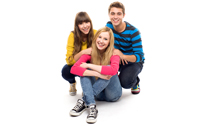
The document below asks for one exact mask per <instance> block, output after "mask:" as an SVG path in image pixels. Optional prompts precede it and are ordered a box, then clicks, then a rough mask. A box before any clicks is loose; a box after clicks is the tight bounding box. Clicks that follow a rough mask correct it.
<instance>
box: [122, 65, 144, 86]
mask: <svg viewBox="0 0 200 126" xmlns="http://www.w3.org/2000/svg"><path fill="white" fill-rule="evenodd" d="M142 68H143V63H141V62H139V63H132V62H128V64H125V65H122V64H121V65H120V68H119V71H120V74H119V80H120V83H121V86H122V87H123V88H125V89H129V88H132V87H135V86H136V85H137V84H138V83H139V82H140V78H139V77H138V74H139V73H140V72H141V71H142Z"/></svg>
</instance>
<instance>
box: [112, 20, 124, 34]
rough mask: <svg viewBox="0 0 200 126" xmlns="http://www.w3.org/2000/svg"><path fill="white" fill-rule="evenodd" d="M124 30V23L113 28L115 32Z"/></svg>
mask: <svg viewBox="0 0 200 126" xmlns="http://www.w3.org/2000/svg"><path fill="white" fill-rule="evenodd" d="M125 28H126V23H125V22H122V23H121V24H120V25H118V26H114V29H115V31H117V32H123V31H124V30H125Z"/></svg>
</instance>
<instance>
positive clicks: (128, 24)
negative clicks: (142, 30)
mask: <svg viewBox="0 0 200 126" xmlns="http://www.w3.org/2000/svg"><path fill="white" fill-rule="evenodd" d="M124 22H125V23H126V30H128V31H130V34H134V33H136V32H138V33H139V30H138V29H137V28H136V27H135V26H133V25H132V24H130V23H128V22H127V21H124Z"/></svg>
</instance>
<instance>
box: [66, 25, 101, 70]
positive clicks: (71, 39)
mask: <svg viewBox="0 0 200 126" xmlns="http://www.w3.org/2000/svg"><path fill="white" fill-rule="evenodd" d="M93 32H94V35H95V33H96V32H97V30H94V29H93ZM66 49H67V54H66V59H65V60H66V62H67V65H69V66H72V65H74V63H75V62H76V61H75V60H74V59H73V60H72V61H71V62H69V61H68V58H69V57H70V56H71V55H72V54H73V51H74V33H73V32H71V33H70V35H69V37H68V42H67V47H66ZM84 49H87V41H85V42H82V47H81V50H84Z"/></svg>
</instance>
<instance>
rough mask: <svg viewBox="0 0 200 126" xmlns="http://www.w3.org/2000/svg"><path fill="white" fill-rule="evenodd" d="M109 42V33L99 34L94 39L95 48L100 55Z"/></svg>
mask: <svg viewBox="0 0 200 126" xmlns="http://www.w3.org/2000/svg"><path fill="white" fill-rule="evenodd" d="M109 42H110V35H109V32H101V33H100V34H99V36H98V37H97V39H96V46H97V48H98V49H99V51H100V52H101V53H102V52H104V51H105V49H106V48H107V47H108V45H109Z"/></svg>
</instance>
